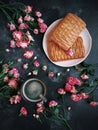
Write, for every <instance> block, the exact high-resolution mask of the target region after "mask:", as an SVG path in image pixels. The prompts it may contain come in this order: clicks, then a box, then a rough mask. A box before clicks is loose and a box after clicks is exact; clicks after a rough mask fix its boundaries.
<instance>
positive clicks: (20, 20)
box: [18, 16, 23, 24]
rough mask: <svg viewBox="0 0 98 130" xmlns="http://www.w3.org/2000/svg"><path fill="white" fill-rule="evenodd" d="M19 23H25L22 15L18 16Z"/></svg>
mask: <svg viewBox="0 0 98 130" xmlns="http://www.w3.org/2000/svg"><path fill="white" fill-rule="evenodd" d="M18 23H19V24H21V23H23V19H22V16H21V17H19V18H18Z"/></svg>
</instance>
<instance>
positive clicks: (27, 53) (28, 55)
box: [23, 50, 34, 59]
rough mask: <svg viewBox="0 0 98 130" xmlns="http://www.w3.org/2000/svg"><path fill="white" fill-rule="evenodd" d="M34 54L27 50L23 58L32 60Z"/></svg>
mask: <svg viewBox="0 0 98 130" xmlns="http://www.w3.org/2000/svg"><path fill="white" fill-rule="evenodd" d="M33 54H34V52H33V51H31V50H26V51H25V53H24V55H23V56H24V57H25V58H26V59H30V58H32V56H33Z"/></svg>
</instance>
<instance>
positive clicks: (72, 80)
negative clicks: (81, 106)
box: [68, 77, 82, 86]
mask: <svg viewBox="0 0 98 130" xmlns="http://www.w3.org/2000/svg"><path fill="white" fill-rule="evenodd" d="M68 83H69V84H70V85H75V84H76V85H79V86H80V85H81V84H82V83H81V82H80V80H79V79H77V78H75V77H68Z"/></svg>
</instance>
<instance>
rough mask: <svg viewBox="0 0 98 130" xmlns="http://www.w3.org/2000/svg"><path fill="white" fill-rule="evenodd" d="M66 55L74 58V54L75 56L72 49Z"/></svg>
mask: <svg viewBox="0 0 98 130" xmlns="http://www.w3.org/2000/svg"><path fill="white" fill-rule="evenodd" d="M66 54H68V55H70V56H73V54H74V52H73V49H71V48H70V49H69V50H67V51H66Z"/></svg>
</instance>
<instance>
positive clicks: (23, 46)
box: [16, 41, 29, 49]
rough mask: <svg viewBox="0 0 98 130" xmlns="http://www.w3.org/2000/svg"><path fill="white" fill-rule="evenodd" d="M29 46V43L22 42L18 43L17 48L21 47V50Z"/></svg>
mask: <svg viewBox="0 0 98 130" xmlns="http://www.w3.org/2000/svg"><path fill="white" fill-rule="evenodd" d="M28 45H29V42H28V41H20V42H16V46H17V47H21V48H23V49H24V48H27V47H28Z"/></svg>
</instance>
